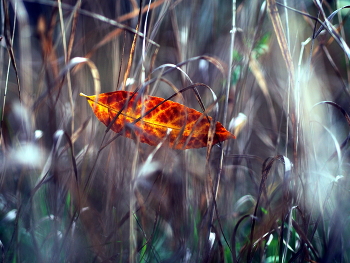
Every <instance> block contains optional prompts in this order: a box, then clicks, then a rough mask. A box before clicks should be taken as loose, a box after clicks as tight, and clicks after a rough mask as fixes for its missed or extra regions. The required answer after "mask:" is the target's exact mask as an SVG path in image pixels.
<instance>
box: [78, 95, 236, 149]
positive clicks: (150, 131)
mask: <svg viewBox="0 0 350 263" xmlns="http://www.w3.org/2000/svg"><path fill="white" fill-rule="evenodd" d="M80 95H81V96H84V97H86V99H87V101H88V103H89V104H90V106H91V108H92V110H93V112H94V113H95V115H96V117H97V118H98V119H99V120H100V121H101V122H103V123H104V124H105V125H106V126H107V127H109V126H110V125H111V126H110V128H111V129H112V130H113V131H114V132H116V133H121V134H122V135H123V136H125V137H128V138H135V135H136V136H138V137H139V140H140V142H143V143H147V144H149V145H157V144H158V143H159V142H160V141H161V140H162V139H163V138H164V137H165V136H166V134H167V130H168V129H171V132H170V134H169V138H168V139H169V147H172V148H174V149H189V148H201V147H205V146H207V141H208V130H209V126H210V122H209V121H208V119H207V118H206V116H205V115H204V114H202V113H200V112H198V111H196V110H194V109H191V108H188V107H186V106H184V105H182V104H180V103H176V102H173V101H169V100H167V101H165V99H163V98H159V97H154V96H144V97H143V100H142V99H141V98H140V96H138V93H135V94H134V95H133V93H132V92H128V91H115V92H109V93H103V94H100V95H99V96H95V95H93V96H87V95H84V94H82V93H81V94H80ZM119 113H120V114H119ZM118 114H119V115H118ZM117 115H118V117H117V118H116V120H115V121H114V123H113V124H111V122H112V121H113V120H114V119H115V117H116V116H117ZM209 120H210V121H211V117H209ZM230 138H236V137H235V136H234V135H233V134H231V133H230V132H228V131H227V130H226V129H225V128H224V127H223V126H222V125H221V123H219V122H217V123H216V132H215V136H214V144H216V143H218V142H219V141H224V140H227V139H230Z"/></svg>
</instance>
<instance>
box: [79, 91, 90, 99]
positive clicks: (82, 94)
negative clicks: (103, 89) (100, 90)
mask: <svg viewBox="0 0 350 263" xmlns="http://www.w3.org/2000/svg"><path fill="white" fill-rule="evenodd" d="M79 95H80V96H82V97H85V98H87V97H89V96H88V95H85V94H84V93H82V92H80V93H79Z"/></svg>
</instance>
